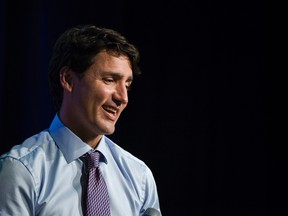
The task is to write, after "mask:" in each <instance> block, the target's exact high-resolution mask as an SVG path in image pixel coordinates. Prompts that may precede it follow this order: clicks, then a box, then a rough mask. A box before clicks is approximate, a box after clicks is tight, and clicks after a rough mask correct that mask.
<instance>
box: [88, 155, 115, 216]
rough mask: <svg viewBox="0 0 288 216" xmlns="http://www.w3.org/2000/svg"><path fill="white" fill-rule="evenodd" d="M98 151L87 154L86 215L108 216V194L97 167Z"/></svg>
mask: <svg viewBox="0 0 288 216" xmlns="http://www.w3.org/2000/svg"><path fill="white" fill-rule="evenodd" d="M99 159H100V153H99V152H98V151H96V152H93V153H91V154H88V156H87V160H88V170H89V174H88V175H89V176H88V188H87V216H110V208H109V195H108V190H107V186H106V184H105V181H104V178H103V176H102V175H101V171H100V168H99Z"/></svg>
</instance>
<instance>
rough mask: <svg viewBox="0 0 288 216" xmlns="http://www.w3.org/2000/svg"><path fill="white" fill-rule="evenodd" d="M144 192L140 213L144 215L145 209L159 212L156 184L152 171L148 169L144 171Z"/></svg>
mask: <svg viewBox="0 0 288 216" xmlns="http://www.w3.org/2000/svg"><path fill="white" fill-rule="evenodd" d="M144 191H145V196H144V197H146V199H145V200H144V205H143V207H142V209H141V213H144V211H145V210H146V209H147V208H154V209H156V210H158V211H159V212H161V211H160V204H159V197H158V191H157V186H156V182H155V179H154V176H153V173H152V171H151V170H150V169H149V168H148V167H147V169H146V184H145V190H144Z"/></svg>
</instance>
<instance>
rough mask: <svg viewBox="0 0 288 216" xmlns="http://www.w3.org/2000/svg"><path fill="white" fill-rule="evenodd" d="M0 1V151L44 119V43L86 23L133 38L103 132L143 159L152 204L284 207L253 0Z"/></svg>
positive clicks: (167, 214)
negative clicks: (135, 63) (124, 80)
mask: <svg viewBox="0 0 288 216" xmlns="http://www.w3.org/2000/svg"><path fill="white" fill-rule="evenodd" d="M0 2H1V3H0V29H1V32H0V88H1V89H0V104H1V106H0V125H1V130H0V133H1V134H0V140H1V146H0V147H1V153H4V152H5V151H7V150H8V149H10V148H11V147H12V146H13V145H15V144H18V143H20V142H22V141H23V140H24V139H25V138H27V137H28V136H31V135H33V134H35V133H38V132H40V131H41V130H42V129H44V128H47V127H49V125H50V122H51V120H52V118H53V117H54V115H55V110H54V108H53V104H52V100H51V97H50V94H49V90H48V81H47V67H48V66H47V65H48V61H49V58H50V55H51V51H52V46H53V44H54V43H55V40H56V39H57V38H58V36H59V35H60V34H61V33H62V32H63V31H64V30H66V29H67V28H70V27H72V26H75V25H78V24H90V23H92V24H95V25H99V26H102V27H108V28H114V29H116V30H118V31H119V32H121V33H122V34H123V35H125V36H126V37H127V38H128V39H129V40H130V42H132V43H134V44H136V46H137V47H138V48H139V50H140V53H141V64H140V66H141V68H142V71H143V75H142V77H141V78H139V79H138V78H137V79H136V80H135V82H134V85H133V90H132V91H131V92H130V98H129V99H130V104H129V106H128V107H127V109H126V110H125V111H124V113H123V115H122V118H120V120H119V122H118V123H117V128H116V132H115V134H113V135H112V136H110V137H111V138H112V139H113V140H114V141H115V142H117V143H118V144H119V145H120V146H122V147H124V148H125V149H127V150H128V151H130V152H131V153H133V154H134V155H136V156H137V157H139V158H140V159H142V160H144V161H145V162H146V163H147V164H148V165H149V166H150V168H151V169H152V171H153V173H154V175H155V179H156V182H157V185H158V190H159V197H160V204H161V209H162V214H163V216H172V215H173V216H174V215H177V216H178V215H179V216H180V215H181V216H182V215H183V216H184V215H185V216H186V215H191V216H192V215H193V216H194V215H195V216H196V215H197V216H216V215H217V216H218V215H221V216H224V215H225V216H226V215H227V216H228V215H229V216H240V215H241V216H242V215H251V216H252V215H253V216H255V215H261V216H262V215H282V213H283V215H284V212H286V213H287V191H288V190H287V185H286V184H287V178H285V176H286V175H285V173H286V172H287V156H286V155H287V154H286V152H285V151H283V148H281V145H279V143H280V144H281V142H279V140H278V135H277V133H278V130H277V129H276V126H277V125H276V124H275V120H276V119H275V118H276V117H275V109H274V105H273V104H275V102H276V99H275V97H274V89H273V87H274V86H273V79H272V75H273V72H272V71H270V69H269V67H268V66H269V61H270V59H269V58H268V55H267V45H268V37H267V33H266V31H267V30H266V28H267V24H268V21H267V5H266V4H265V1H260V0H259V1H255V0H251V1H226V2H225V1H212V0H210V1H209V0H203V1H200V0H198V1H196V0H191V1H183V0H178V1H167V0H166V1H155V0H154V1H137V0H135V1H132V0H130V1H121V0H118V1H96V0H81V1H76V0H75V1H71V0H69V1H68V0H62V1H55V0H38V1H36V0H34V1H21V0H18V1H10V0H0ZM282 144H283V143H282Z"/></svg>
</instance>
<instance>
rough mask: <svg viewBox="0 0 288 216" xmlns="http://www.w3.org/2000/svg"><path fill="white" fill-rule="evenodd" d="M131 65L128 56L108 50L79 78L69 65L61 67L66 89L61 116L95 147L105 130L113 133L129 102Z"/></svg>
mask: <svg viewBox="0 0 288 216" xmlns="http://www.w3.org/2000/svg"><path fill="white" fill-rule="evenodd" d="M132 79H133V76H132V69H131V65H130V61H129V59H128V58H127V57H126V56H113V55H111V54H108V53H107V52H105V51H102V52H100V53H98V54H97V55H96V56H95V61H94V64H93V65H91V66H90V67H89V68H88V69H87V70H86V71H85V72H84V76H83V77H82V78H81V79H79V78H78V76H77V74H76V73H75V72H73V71H72V70H71V69H70V68H69V67H63V68H62V69H61V71H60V82H61V84H62V87H63V89H64V93H63V102H62V106H61V108H60V112H59V113H60V119H61V120H62V121H63V123H64V125H66V126H67V127H68V128H69V129H70V130H71V131H73V132H74V133H75V134H77V135H78V136H79V137H80V138H81V139H82V140H83V141H84V142H85V143H87V144H89V145H90V146H91V147H92V148H95V147H96V146H97V145H98V143H99V141H100V139H101V137H102V136H103V135H104V134H112V133H113V132H114V131H115V124H116V122H117V120H118V118H119V117H120V114H121V112H122V111H123V110H124V109H125V108H126V106H127V104H128V89H129V87H130V85H131V83H132Z"/></svg>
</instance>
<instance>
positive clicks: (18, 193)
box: [0, 157, 36, 216]
mask: <svg viewBox="0 0 288 216" xmlns="http://www.w3.org/2000/svg"><path fill="white" fill-rule="evenodd" d="M0 188H1V193H0V216H2V215H21V216H26V215H27V216H31V215H34V214H35V213H34V210H33V209H34V203H35V202H34V199H35V197H36V195H35V194H36V193H35V190H34V188H35V183H34V180H33V177H32V175H31V173H30V171H29V170H28V169H27V167H25V165H24V164H23V163H22V162H21V161H19V160H17V159H14V158H11V157H5V158H1V159H0Z"/></svg>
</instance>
